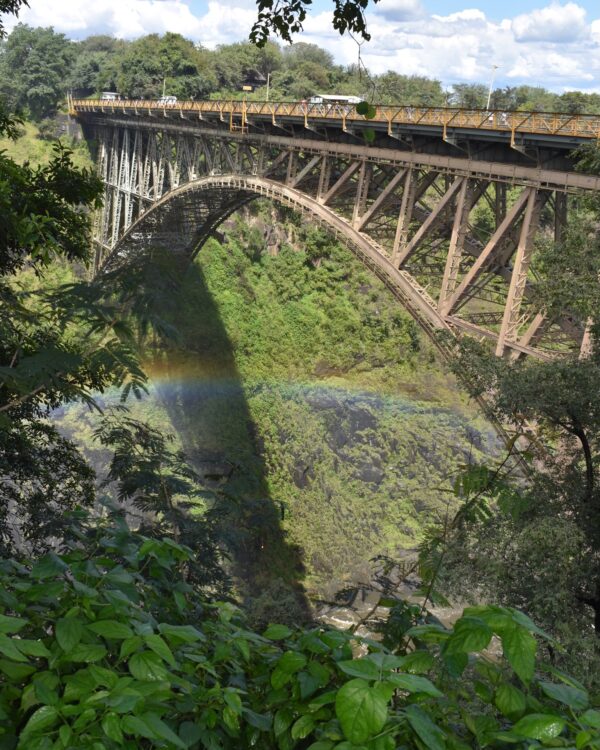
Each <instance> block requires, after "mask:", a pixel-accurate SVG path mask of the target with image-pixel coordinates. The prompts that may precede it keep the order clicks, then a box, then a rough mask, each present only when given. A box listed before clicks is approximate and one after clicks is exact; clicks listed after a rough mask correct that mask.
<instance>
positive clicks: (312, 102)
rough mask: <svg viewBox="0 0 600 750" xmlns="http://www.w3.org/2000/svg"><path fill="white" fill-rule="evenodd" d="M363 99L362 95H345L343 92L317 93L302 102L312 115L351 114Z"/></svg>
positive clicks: (307, 111)
mask: <svg viewBox="0 0 600 750" xmlns="http://www.w3.org/2000/svg"><path fill="white" fill-rule="evenodd" d="M361 102H362V99H361V98H360V96H344V95H343V94H315V96H311V98H310V99H309V100H308V101H303V102H302V104H303V105H304V107H305V108H306V113H307V114H311V115H331V114H334V113H335V114H337V115H341V114H342V113H343V114H350V112H352V111H353V110H354V108H355V107H356V105H357V104H360V103H361Z"/></svg>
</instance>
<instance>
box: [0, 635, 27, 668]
mask: <svg viewBox="0 0 600 750" xmlns="http://www.w3.org/2000/svg"><path fill="white" fill-rule="evenodd" d="M16 643H17V641H16V639H15V640H13V639H12V638H9V637H8V636H7V635H4V634H0V653H2V654H4V656H8V658H9V659H12V660H13V661H24V662H27V657H26V656H23V654H22V653H21V652H20V651H19V649H18V648H17V646H16Z"/></svg>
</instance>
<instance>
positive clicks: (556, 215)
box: [71, 100, 600, 359]
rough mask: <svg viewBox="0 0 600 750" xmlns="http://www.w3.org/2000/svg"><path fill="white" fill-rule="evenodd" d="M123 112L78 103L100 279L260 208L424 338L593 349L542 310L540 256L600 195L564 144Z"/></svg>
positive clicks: (545, 355)
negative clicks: (317, 236)
mask: <svg viewBox="0 0 600 750" xmlns="http://www.w3.org/2000/svg"><path fill="white" fill-rule="evenodd" d="M116 104H117V105H118V106H116V107H115V106H109V107H108V108H107V107H106V106H104V105H105V103H103V106H101V105H100V104H99V103H97V102H91V103H90V102H89V101H86V100H81V101H75V102H71V109H72V113H73V114H75V115H76V116H78V117H79V118H80V121H81V122H82V124H83V126H84V130H85V133H86V136H87V137H88V138H89V139H90V140H91V141H92V142H93V143H94V144H95V148H96V151H97V164H98V171H99V174H100V176H101V177H102V179H103V181H104V183H105V186H106V189H105V201H104V208H103V210H102V212H101V213H100V214H99V215H98V217H97V222H96V227H95V242H96V246H97V252H96V268H97V269H101V268H103V267H108V266H111V265H114V264H115V263H118V262H120V259H122V258H123V257H125V256H129V255H130V254H131V253H135V252H140V251H142V250H145V249H147V247H148V246H149V245H153V246H159V245H160V246H162V247H167V248H169V249H170V250H171V251H172V252H174V253H179V254H184V255H186V256H188V257H190V258H192V257H193V256H194V255H195V254H196V253H197V252H198V251H199V250H200V248H201V247H202V245H203V243H204V242H205V241H206V239H207V238H208V237H209V236H210V235H211V234H212V233H213V232H214V230H215V229H216V228H217V227H218V225H219V224H220V223H221V222H222V221H223V220H224V219H226V218H227V217H228V216H229V215H230V214H231V213H233V212H234V211H236V210H237V209H238V208H240V207H241V206H242V205H244V204H245V203H247V202H249V201H251V200H253V199H255V198H257V197H265V198H268V199H270V200H272V201H275V202H277V203H279V204H282V205H285V206H289V207H292V208H293V209H295V210H297V211H299V212H301V213H302V214H305V215H306V216H307V217H309V219H310V221H311V222H314V223H316V224H318V225H321V226H323V227H324V228H326V229H327V230H328V231H330V232H332V233H333V234H334V235H336V236H337V237H338V238H340V239H342V240H343V241H344V242H345V243H346V244H347V245H348V247H349V248H350V249H351V250H352V251H353V252H354V253H355V254H356V255H357V256H358V257H359V258H360V259H361V260H362V261H363V262H364V263H365V264H366V265H367V266H368V267H369V268H370V269H372V271H373V272H374V273H375V274H377V275H378V276H379V277H380V278H381V279H383V280H384V281H385V283H386V284H387V285H388V286H389V287H390V288H391V289H392V291H393V292H394V294H395V295H396V296H397V297H398V298H399V299H400V300H401V302H402V304H403V305H405V306H406V308H407V309H408V310H409V311H410V312H411V314H412V315H413V316H414V317H415V318H416V319H417V321H418V322H419V323H420V324H421V325H422V326H423V327H424V328H425V329H426V330H427V331H428V332H430V333H431V334H434V332H435V331H437V330H439V329H447V330H450V331H453V332H460V331H463V332H467V333H469V334H473V335H475V336H478V337H481V338H487V339H492V340H493V342H494V345H495V349H496V353H497V354H498V355H509V356H512V357H519V356H521V355H523V354H529V355H533V356H535V357H538V358H542V359H552V358H555V357H560V356H567V355H569V354H573V353H577V352H579V351H580V350H581V347H582V346H584V347H585V346H586V342H587V336H586V331H585V326H584V325H582V324H581V322H579V321H576V320H574V319H573V318H572V317H571V316H570V315H569V314H568V311H565V312H564V314H563V315H562V316H561V317H560V318H558V319H549V318H548V317H547V316H546V315H545V313H544V311H543V310H542V309H539V308H538V307H536V304H535V252H536V243H537V242H538V241H539V239H540V238H550V239H554V240H559V239H560V237H561V233H562V232H563V230H564V227H565V225H566V220H567V207H568V205H569V203H570V202H571V201H573V200H576V199H577V198H576V196H577V194H580V193H582V192H585V191H597V190H600V179H599V178H597V177H594V176H589V175H583V174H579V173H577V172H576V171H575V170H574V169H573V167H572V165H571V163H570V162H569V157H568V152H569V150H570V149H571V148H572V147H573V145H576V144H574V142H573V139H572V138H568V139H566V140H564V142H559V141H556V139H559V138H560V137H561V136H560V135H559V134H557V133H554V134H553V138H554V139H555V142H553V143H551V144H548V143H547V142H546V141H543V142H542V141H539V140H538V141H537V142H536V141H535V140H532V141H531V142H529V143H527V142H524V143H522V144H521V145H518V144H516V143H515V133H514V130H513V131H512V132H508V133H506V134H505V135H506V142H505V143H504V142H502V141H499V140H498V138H499V137H500V138H501V137H502V131H501V130H498V131H497V132H496V131H492V132H491V133H487V132H486V133H485V134H484V137H483V138H482V137H481V136H480V135H479V134H475V136H474V135H473V134H472V132H471V131H470V130H469V131H468V132H467V131H466V130H465V131H464V132H462V133H461V132H458V133H454V135H453V136H452V138H449V136H448V133H447V129H446V127H444V128H443V129H440V128H439V127H438V128H437V130H438V131H440V132H437V131H431V132H423V130H422V127H421V124H419V125H418V126H414V127H413V126H412V125H411V123H404V125H403V127H404V130H403V131H402V132H400V131H399V132H398V133H396V134H390V132H389V127H387V126H386V128H385V129H384V130H383V131H382V132H381V133H379V132H377V131H376V132H375V136H376V137H375V142H374V143H372V144H367V143H366V142H365V140H364V139H363V137H362V134H361V133H360V127H363V128H364V127H367V126H369V125H370V124H369V123H364V122H363V123H362V124H360V123H358V124H356V123H355V124H354V129H353V130H352V131H349V128H348V126H347V123H346V119H345V117H344V118H343V122H342V118H341V116H340V118H339V120H340V122H339V123H338V127H337V128H336V127H334V126H332V124H331V123H330V122H327V123H323V122H320V121H319V118H316V119H315V121H314V122H310V123H309V122H307V121H306V117H302V116H300V117H298V113H296V114H292V115H289V118H288V120H287V121H286V116H285V115H282V116H278V118H277V121H276V120H275V116H271V115H270V114H269V113H267V114H266V115H265V116H264V118H263V119H261V117H260V116H259V115H260V112H258V113H257V115H256V119H253V118H252V116H251V113H250V114H249V113H248V112H247V111H244V112H243V113H242V116H240V117H239V119H238V120H236V119H235V117H234V115H235V116H236V117H237V115H238V113H237V109H236V107H234V106H233V105H232V107H231V110H230V111H229V112H227V111H225V109H224V108H223V107H219V106H216V105H215V103H214V102H212V103H211V105H213V107H212V110H210V109H207V110H202V109H201V108H200V107H199V104H200V103H198V102H195V103H193V107H194V108H192V107H190V108H189V109H185V108H184V107H183V106H181V107H179V106H178V107H177V108H172V109H171V110H169V111H167V110H166V109H165V108H164V107H159V106H157V105H156V106H154V107H153V106H152V105H150V104H149V103H147V102H146V103H144V107H140V106H139V103H127V102H118V103H116ZM236 106H237V105H236ZM211 112H212V113H213V114H212V116H211ZM300 114H302V113H300ZM519 114H520V115H523V113H519ZM456 119H460V118H457V117H456ZM521 119H524V118H523V117H521ZM484 124H485V126H486V128H487V129H488V130H489V127H488V125H489V121H488V120H487V119H486V120H485V121H484ZM342 126H343V127H342ZM544 137H545V136H544ZM583 137H584V136H582V138H583ZM585 137H590V136H589V135H588V136H585ZM565 138H566V137H565ZM573 196H575V197H573ZM536 238H537V239H536Z"/></svg>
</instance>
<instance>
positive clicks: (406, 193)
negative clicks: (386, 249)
mask: <svg viewBox="0 0 600 750" xmlns="http://www.w3.org/2000/svg"><path fill="white" fill-rule="evenodd" d="M417 174H418V173H417V172H416V170H415V169H414V168H413V167H409V168H408V171H407V173H406V177H405V178H404V189H403V190H402V202H401V204H400V213H399V214H398V223H397V225H396V236H395V237H394V244H393V246H392V263H393V264H394V265H395V266H397V265H398V258H399V256H400V248H401V247H403V246H404V245H405V244H406V240H407V239H408V229H409V226H410V222H411V220H412V214H413V211H414V208H415V201H416V196H417Z"/></svg>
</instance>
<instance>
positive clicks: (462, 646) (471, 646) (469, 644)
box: [446, 616, 493, 654]
mask: <svg viewBox="0 0 600 750" xmlns="http://www.w3.org/2000/svg"><path fill="white" fill-rule="evenodd" d="M492 635H493V633H492V630H491V628H490V627H489V626H488V625H486V623H485V622H484V621H483V620H481V619H479V618H478V617H464V616H463V617H461V618H460V620H458V621H457V622H456V623H455V625H454V631H453V633H452V635H451V636H450V638H449V640H448V642H447V644H446V649H447V652H448V653H450V654H456V653H461V652H462V653H467V654H470V653H473V652H477V651H482V650H483V649H484V648H487V646H488V645H489V642H490V641H491V640H492Z"/></svg>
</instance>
